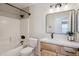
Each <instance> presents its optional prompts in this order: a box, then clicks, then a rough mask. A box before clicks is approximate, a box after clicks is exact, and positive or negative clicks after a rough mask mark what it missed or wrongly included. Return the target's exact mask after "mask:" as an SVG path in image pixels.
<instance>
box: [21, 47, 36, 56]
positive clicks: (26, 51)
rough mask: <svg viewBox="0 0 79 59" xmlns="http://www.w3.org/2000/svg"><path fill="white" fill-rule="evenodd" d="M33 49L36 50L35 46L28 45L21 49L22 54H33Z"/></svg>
mask: <svg viewBox="0 0 79 59" xmlns="http://www.w3.org/2000/svg"><path fill="white" fill-rule="evenodd" d="M33 50H34V48H32V47H26V48H24V49H22V50H21V51H20V55H21V56H31V55H33Z"/></svg>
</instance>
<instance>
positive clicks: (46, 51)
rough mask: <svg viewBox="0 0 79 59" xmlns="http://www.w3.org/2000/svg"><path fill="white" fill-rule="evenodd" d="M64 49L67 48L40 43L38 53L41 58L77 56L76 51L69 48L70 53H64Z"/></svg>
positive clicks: (78, 54)
mask: <svg viewBox="0 0 79 59" xmlns="http://www.w3.org/2000/svg"><path fill="white" fill-rule="evenodd" d="M65 48H68V47H64V46H60V45H55V44H49V43H45V42H41V43H40V53H41V55H42V56H79V51H78V49H76V48H70V49H71V50H70V51H66V50H65Z"/></svg>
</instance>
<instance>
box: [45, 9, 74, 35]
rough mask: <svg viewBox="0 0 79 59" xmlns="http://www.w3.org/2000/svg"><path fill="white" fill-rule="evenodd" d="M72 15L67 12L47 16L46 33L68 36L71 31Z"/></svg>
mask: <svg viewBox="0 0 79 59" xmlns="http://www.w3.org/2000/svg"><path fill="white" fill-rule="evenodd" d="M71 13H72V11H65V12H59V13H52V14H48V15H47V16H46V28H47V29H46V31H47V32H48V33H57V34H66V33H67V32H70V31H71Z"/></svg>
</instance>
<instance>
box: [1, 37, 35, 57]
mask: <svg viewBox="0 0 79 59" xmlns="http://www.w3.org/2000/svg"><path fill="white" fill-rule="evenodd" d="M27 46H28V47H32V48H34V49H37V48H36V47H37V39H35V38H29V45H27ZM26 48H27V47H26ZM23 49H24V48H23V45H22V46H19V47H17V48H15V49H11V50H9V51H7V52H5V53H2V54H0V55H1V56H21V54H20V52H21V51H22V50H23Z"/></svg>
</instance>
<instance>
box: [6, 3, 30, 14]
mask: <svg viewBox="0 0 79 59" xmlns="http://www.w3.org/2000/svg"><path fill="white" fill-rule="evenodd" d="M5 4H6V5H9V6H11V7H14V8H16V9H18V10H20V11H23V12H25V13H27V14H28V15H31V14H30V13H29V12H26V11H25V10H23V9H20V8H18V7H16V6H14V5H11V4H9V3H5Z"/></svg>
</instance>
